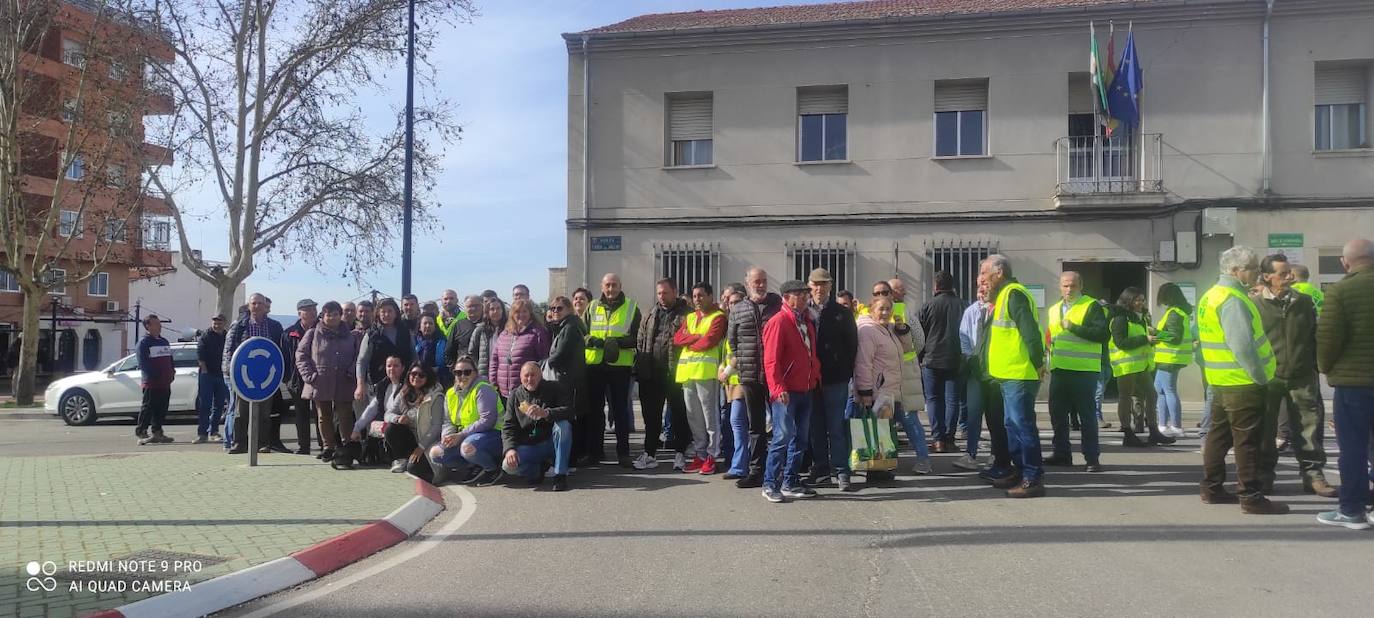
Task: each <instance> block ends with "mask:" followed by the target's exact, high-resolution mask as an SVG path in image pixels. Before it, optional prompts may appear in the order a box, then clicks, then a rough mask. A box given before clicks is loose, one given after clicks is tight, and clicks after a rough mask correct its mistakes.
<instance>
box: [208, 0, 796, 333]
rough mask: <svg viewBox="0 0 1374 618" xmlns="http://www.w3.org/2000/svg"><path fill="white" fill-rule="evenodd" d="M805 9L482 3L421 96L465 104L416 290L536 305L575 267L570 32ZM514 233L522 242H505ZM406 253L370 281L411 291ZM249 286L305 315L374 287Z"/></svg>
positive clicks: (264, 277) (293, 281)
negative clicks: (642, 21) (489, 295)
mask: <svg viewBox="0 0 1374 618" xmlns="http://www.w3.org/2000/svg"><path fill="white" fill-rule="evenodd" d="M799 3H804V2H802V1H801V0H796V1H792V0H781V1H779V0H754V1H749V0H519V1H513V0H486V1H484V0H475V4H476V5H477V8H478V10H479V12H480V14H479V15H478V16H477V17H476V18H475V19H474V20H473V21H472V22H471V23H468V24H459V25H457V26H455V27H453V28H451V29H448V30H446V31H445V32H444V33H443V35H442V36H441V37H440V40H439V42H438V43H437V45H436V49H435V50H434V54H433V57H432V58H431V61H432V63H433V64H434V65H435V68H436V71H437V79H436V83H435V84H434V86H433V89H431V90H430V91H421V92H420V93H419V94H418V96H425V97H430V98H441V99H445V100H448V101H451V102H453V103H454V104H455V107H454V109H453V113H454V119H455V120H456V121H457V122H458V123H459V124H461V125H462V127H463V134H462V139H461V140H460V141H459V142H457V143H455V144H453V145H452V146H450V147H449V148H448V151H447V154H446V156H445V160H444V163H443V170H442V172H441V174H440V176H439V184H438V191H437V194H438V196H439V198H440V200H441V201H442V208H440V209H439V210H438V213H437V214H438V218H439V220H440V221H442V222H443V228H442V230H440V231H438V232H436V233H434V234H431V235H428V236H426V235H417V237H416V243H415V254H414V255H415V257H414V268H415V272H414V279H413V281H414V284H413V287H414V290H415V292H416V294H418V295H419V296H420V297H421V298H423V299H432V298H435V297H437V296H438V295H439V292H441V291H442V290H443V289H444V288H448V287H452V288H454V289H457V290H458V292H459V293H460V294H469V293H473V292H479V291H481V290H483V289H487V288H490V289H494V290H497V291H498V292H500V293H501V295H502V296H506V295H508V294H509V292H510V287H511V285H513V284H514V283H516V282H524V283H526V284H528V285H529V286H530V289H531V291H532V295H533V296H534V297H535V298H543V297H545V295H546V294H547V289H548V270H547V269H548V268H549V267H550V266H563V265H565V262H566V261H567V256H566V249H565V247H566V245H565V241H564V236H565V229H564V219H565V218H566V212H567V197H566V196H567V169H568V160H567V127H566V123H567V79H568V75H567V51H566V48H565V47H564V43H563V39H562V37H561V36H560V35H561V34H562V33H564V32H577V31H581V30H586V29H589V28H594V27H597V26H603V25H607V24H612V23H615V22H618V21H621V20H624V19H627V18H630V17H633V16H636V15H642V14H646V13H663V12H677V11H691V10H697V9H715V8H740V7H749V6H774V5H779V4H799ZM392 76H393V77H392V78H391V81H394V82H395V84H396V85H395V88H394V89H393V91H391V92H380V93H376V94H375V98H370V99H369V100H367V101H365V102H364V111H366V112H368V113H369V114H371V113H372V111H373V110H375V111H376V114H377V116H378V118H379V119H381V120H382V124H386V123H388V122H390V121H391V119H392V118H394V116H392V115H391V114H393V113H394V112H393V110H395V109H398V108H399V105H400V104H401V102H402V101H403V97H404V94H405V81H404V80H405V77H404V73H403V72H402V71H394V72H393V73H392ZM434 90H437V92H435V91H434ZM224 225H225V224H224V222H223V220H222V219H218V220H217V219H216V218H215V217H207V218H205V220H203V221H200V222H188V224H187V230H188V232H189V233H190V239H189V240H190V241H191V243H192V246H195V247H198V248H200V249H201V250H202V251H203V252H204V254H205V255H206V257H209V258H219V259H223V258H224V257H225V256H227V255H228V253H227V252H228V250H227V247H226V246H225V245H224V243H223V240H222V239H223V238H224ZM397 226H398V227H399V226H400V222H397ZM513 229H519V230H520V233H521V238H522V240H521V241H520V242H519V243H518V244H505V245H503V244H501V243H500V242H499V241H500V239H502V238H504V237H506V236H507V235H508V234H509V233H510V232H511V231H512V230H513ZM398 236H399V234H398ZM217 241H218V242H217ZM395 252H396V254H397V259H396V261H395V264H394V266H393V267H391V268H378V269H376V270H375V271H374V272H373V273H372V275H371V276H370V277H369V278H368V281H367V283H369V284H371V287H375V288H376V289H378V290H380V291H382V292H384V293H387V294H399V293H400V280H401V276H400V258H399V254H400V242H399V239H398V240H397V242H396V249H395ZM247 287H248V290H249V291H250V292H253V291H262V292H264V293H266V294H267V295H268V296H269V297H271V298H274V299H276V300H277V301H278V304H281V305H283V306H285V307H294V306H295V299H298V298H303V297H310V298H313V299H315V300H317V301H320V302H323V301H324V300H326V299H338V300H348V299H352V298H355V297H361V296H363V295H364V293H365V292H367V291H368V289H371V288H369V287H363V288H361V289H360V288H359V287H358V286H356V285H355V284H354V283H353V282H352V281H351V280H344V279H341V278H338V277H337V276H332V277H331V276H326V275H321V274H320V272H319V271H317V270H316V269H315V268H314V267H313V266H311V265H309V264H305V263H300V262H297V263H291V262H285V263H283V262H281V261H278V262H276V263H274V264H269V265H266V266H262V267H260V270H259V271H258V272H256V273H254V274H253V276H252V277H250V278H249V279H248V284H247ZM283 300H284V301H286V302H281V301H283ZM278 312H280V311H278Z"/></svg>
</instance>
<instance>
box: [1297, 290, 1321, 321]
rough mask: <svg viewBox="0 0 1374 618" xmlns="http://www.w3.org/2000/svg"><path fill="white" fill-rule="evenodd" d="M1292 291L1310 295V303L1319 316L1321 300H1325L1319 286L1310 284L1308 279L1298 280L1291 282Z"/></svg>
mask: <svg viewBox="0 0 1374 618" xmlns="http://www.w3.org/2000/svg"><path fill="white" fill-rule="evenodd" d="M1293 291H1294V292H1297V293H1299V294H1306V295H1307V296H1309V297H1311V298H1312V304H1313V305H1316V307H1317V316H1318V317H1320V316H1321V314H1322V302H1323V301H1325V300H1326V293H1325V292H1323V291H1322V289H1321V288H1319V287H1317V286H1315V285H1312V283H1311V282H1310V281H1299V282H1297V283H1294V284H1293Z"/></svg>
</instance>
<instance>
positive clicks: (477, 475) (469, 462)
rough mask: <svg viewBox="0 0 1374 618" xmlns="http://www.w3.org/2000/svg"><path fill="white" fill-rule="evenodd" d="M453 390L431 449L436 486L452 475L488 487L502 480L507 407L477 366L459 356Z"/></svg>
mask: <svg viewBox="0 0 1374 618" xmlns="http://www.w3.org/2000/svg"><path fill="white" fill-rule="evenodd" d="M452 369H453V380H454V382H453V386H452V387H450V388H449V389H448V391H447V392H446V393H444V412H445V414H444V424H443V430H442V432H441V433H440V435H441V436H442V437H441V438H440V439H439V443H438V444H435V445H434V446H433V447H431V448H430V449H429V463H430V466H431V467H432V468H433V469H434V484H435V485H440V484H442V483H443V482H444V480H446V479H448V478H449V474H450V473H451V472H452V471H454V469H455V468H457V469H458V474H457V475H456V476H455V477H454V478H455V479H456V480H457V481H458V482H459V483H460V484H463V485H466V484H469V483H471V484H473V485H477V486H482V487H485V486H487V485H491V484H493V483H495V482H496V480H497V479H499V478H500V477H501V468H500V466H499V465H498V460H499V459H500V457H501V414H502V412H504V411H505V406H504V405H503V404H502V402H501V395H500V394H499V393H497V392H496V387H494V386H492V385H491V384H490V383H489V382H487V381H486V380H483V379H481V378H479V377H478V376H477V363H476V361H474V360H472V357H470V356H460V357H459V358H458V360H457V361H455V362H454V363H453V367H452Z"/></svg>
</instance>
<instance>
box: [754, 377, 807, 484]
mask: <svg viewBox="0 0 1374 618" xmlns="http://www.w3.org/2000/svg"><path fill="white" fill-rule="evenodd" d="M813 403H814V399H812V397H811V393H804V392H788V393H786V396H785V397H781V398H779V399H775V400H773V402H772V404H771V405H770V406H769V411H768V413H769V415H770V418H772V419H773V440H772V441H771V442H769V443H768V463H767V464H765V465H764V468H763V489H764V492H765V495H767V492H768V491H769V490H770V489H772V490H774V491H778V490H779V487H781V494H782V496H784V497H788V498H809V497H812V496H814V495H815V492H814V491H811V492H810V495H804V494H806V493H807V492H806V491H804V490H805V489H808V488H806V486H805V485H803V484H802V480H801V463H802V457H803V456H804V455H805V451H806V448H807V447H808V446H809V445H810V440H809V439H808V437H807V430H808V429H809V428H810V426H811V408H812V407H813V406H812V404H813ZM769 501H770V502H771V501H772V500H771V498H770V500H769Z"/></svg>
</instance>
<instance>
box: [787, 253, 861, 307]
mask: <svg viewBox="0 0 1374 618" xmlns="http://www.w3.org/2000/svg"><path fill="white" fill-rule="evenodd" d="M854 261H855V260H854V243H851V242H847V241H840V242H827V241H821V242H789V243H787V263H788V265H789V266H790V268H791V270H792V278H793V279H797V280H799V281H807V280H808V277H810V276H811V271H813V270H815V269H817V268H824V269H826V270H828V271H830V278H831V279H833V280H834V281H835V284H834V285H833V286H832V287H831V290H830V293H831V295H832V296H833V295H834V294H835V293H837V292H839V291H840V290H850V291H853V288H851V287H850V286H851V285H853V284H854Z"/></svg>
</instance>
